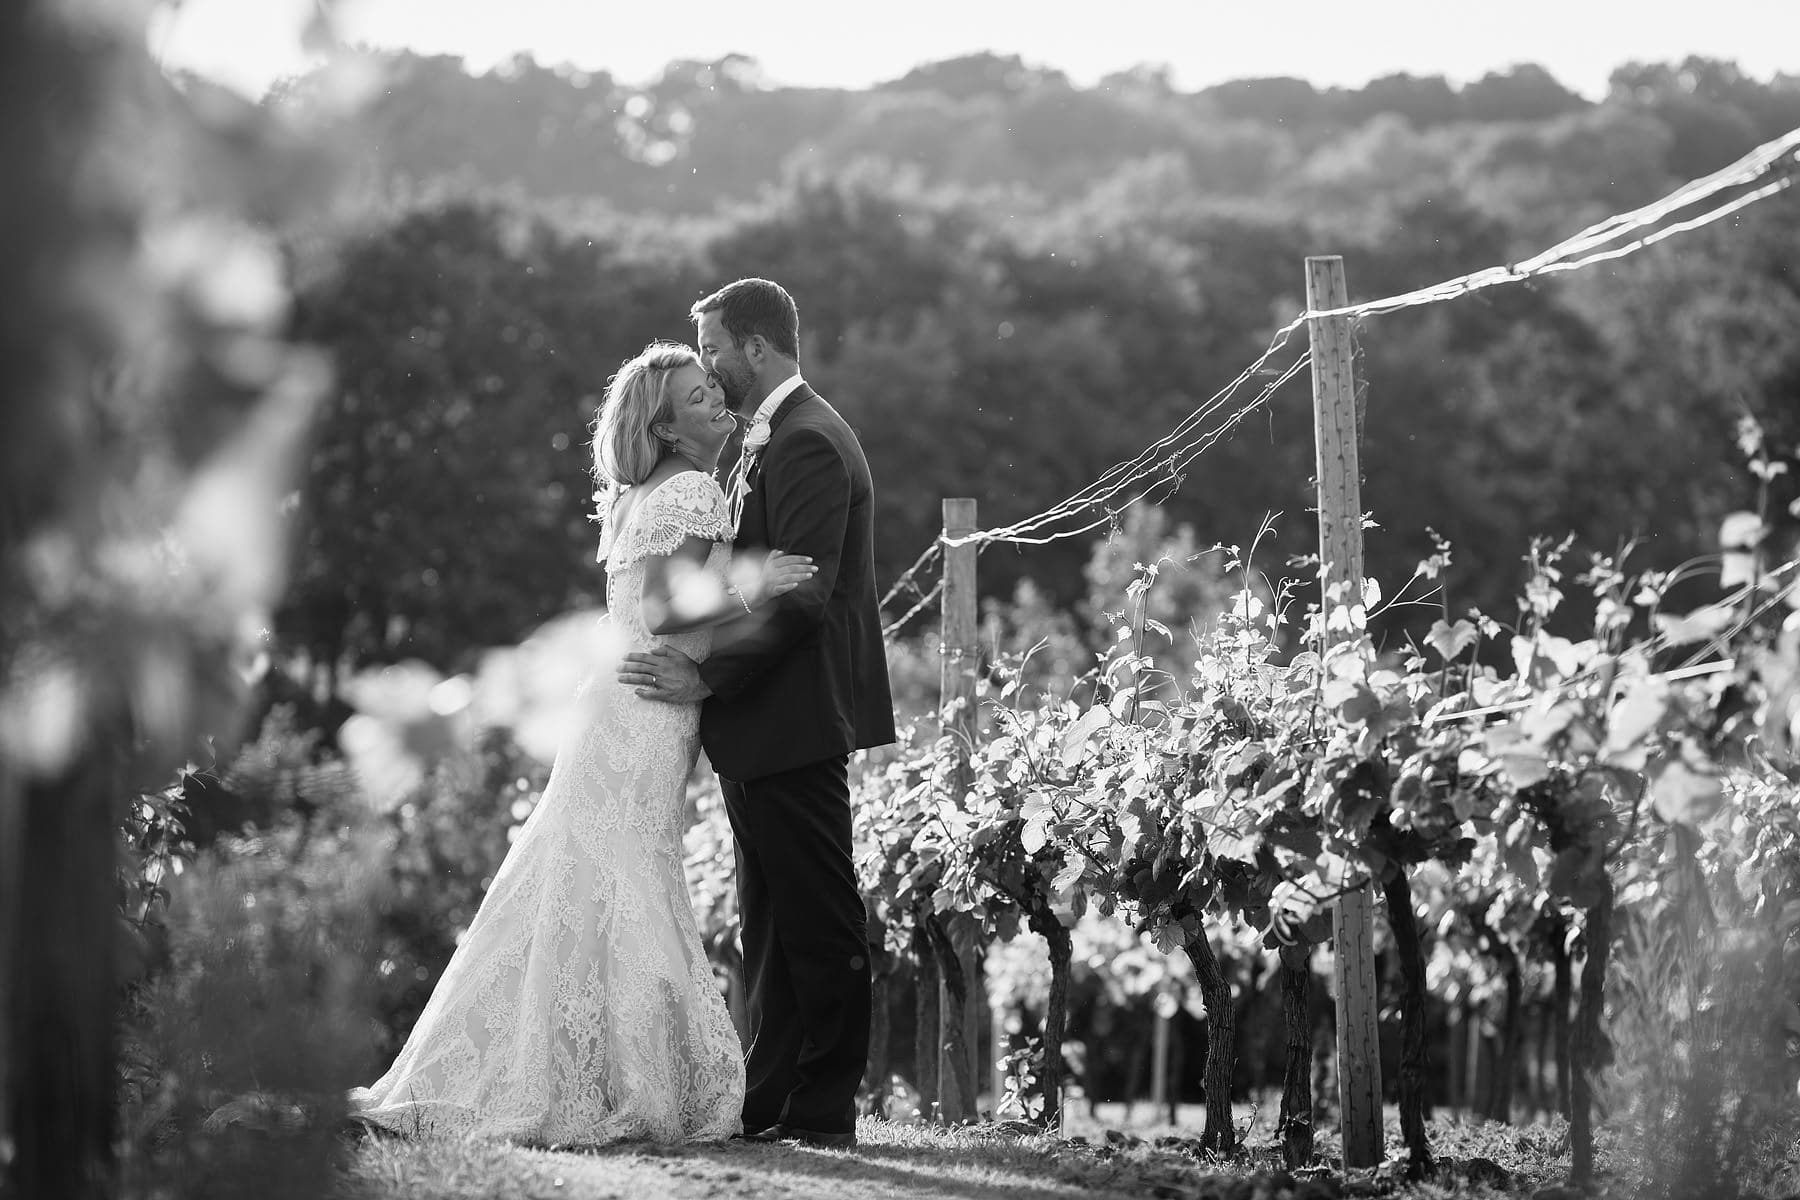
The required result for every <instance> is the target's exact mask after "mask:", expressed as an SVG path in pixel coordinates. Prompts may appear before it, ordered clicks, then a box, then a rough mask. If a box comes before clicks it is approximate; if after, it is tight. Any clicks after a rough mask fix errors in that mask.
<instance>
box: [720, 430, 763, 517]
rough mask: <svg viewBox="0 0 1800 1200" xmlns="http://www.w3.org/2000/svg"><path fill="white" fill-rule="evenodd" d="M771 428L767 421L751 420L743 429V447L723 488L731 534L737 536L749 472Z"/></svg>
mask: <svg viewBox="0 0 1800 1200" xmlns="http://www.w3.org/2000/svg"><path fill="white" fill-rule="evenodd" d="M770 432H771V430H770V428H769V423H768V422H767V421H752V422H751V423H750V428H749V429H747V430H745V431H744V448H743V449H742V450H741V451H739V453H738V460H737V465H736V466H734V467H733V468H732V469H731V480H730V483H729V484H728V485H727V487H726V488H725V501H726V505H727V511H728V512H729V513H730V517H731V535H732V536H733V537H736V536H737V529H738V522H739V521H741V520H742V519H743V516H744V501H746V500H748V499H749V498H750V472H751V471H752V470H753V469H755V467H756V460H757V458H758V456H760V455H761V454H762V451H763V447H764V446H767V445H768V444H769V434H770Z"/></svg>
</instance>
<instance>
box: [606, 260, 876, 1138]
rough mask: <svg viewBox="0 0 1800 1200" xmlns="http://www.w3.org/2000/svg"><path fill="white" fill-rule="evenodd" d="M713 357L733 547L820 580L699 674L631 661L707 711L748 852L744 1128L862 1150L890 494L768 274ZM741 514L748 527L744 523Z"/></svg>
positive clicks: (642, 682)
mask: <svg viewBox="0 0 1800 1200" xmlns="http://www.w3.org/2000/svg"><path fill="white" fill-rule="evenodd" d="M690 315H691V316H692V317H693V319H694V321H695V323H696V325H697V331H698V339H699V343H700V360H701V362H702V364H703V365H704V366H705V367H706V369H707V370H708V371H710V372H712V374H713V375H714V376H715V377H716V378H717V379H718V381H719V384H720V386H721V387H722V388H723V389H724V392H725V398H726V401H727V402H728V403H729V404H730V405H731V407H732V408H733V410H735V411H736V412H738V413H739V414H740V415H743V414H746V413H752V412H753V413H754V414H755V415H754V416H753V417H752V418H751V420H750V424H749V428H748V429H747V430H746V432H745V435H744V446H743V450H742V451H741V454H740V458H739V462H738V465H737V467H736V468H734V470H733V471H732V474H731V477H730V479H729V480H728V481H727V486H726V493H727V496H728V498H729V499H730V501H731V505H732V512H733V515H734V516H737V517H738V521H737V536H736V540H735V543H734V545H735V548H736V550H737V551H738V554H739V555H740V556H755V557H756V558H758V559H760V558H761V557H762V556H763V555H764V554H765V553H766V552H767V551H768V550H771V549H778V550H784V551H786V552H788V553H790V554H804V555H807V556H808V557H810V558H811V559H812V561H813V563H814V564H815V565H816V566H817V567H818V573H817V574H816V575H814V576H813V578H812V579H811V580H810V581H808V582H806V583H804V584H802V585H800V587H798V588H797V589H795V590H794V591H792V592H790V593H788V594H787V595H785V596H782V597H779V598H778V599H776V600H774V601H772V602H771V603H770V604H769V605H767V606H766V607H763V608H759V609H758V610H757V612H756V614H755V615H754V616H750V615H748V614H746V616H744V617H743V618H740V619H739V620H737V621H735V622H732V623H730V624H727V625H722V626H719V627H718V628H717V629H716V630H715V632H714V634H713V648H712V654H711V656H710V657H709V658H708V659H707V660H706V661H705V662H704V663H700V664H698V665H696V664H695V663H694V662H693V661H692V660H691V659H689V658H687V657H686V656H685V655H683V654H681V653H680V652H678V651H675V650H671V649H669V648H668V647H659V648H658V649H656V650H654V651H651V652H650V653H647V654H633V655H629V656H628V657H627V658H626V660H625V664H624V666H623V668H622V669H621V672H620V679H621V680H622V681H623V682H624V683H626V684H627V685H628V686H634V687H637V688H638V689H639V691H640V694H644V695H647V696H649V697H651V698H653V699H657V700H665V701H672V702H692V701H695V700H703V701H704V702H705V703H704V704H703V705H702V707H701V710H700V739H701V744H702V745H704V746H705V747H706V753H707V757H708V758H710V759H711V760H712V764H713V768H714V769H715V770H716V771H717V772H718V774H719V784H720V786H721V788H722V789H723V791H724V793H725V807H726V811H727V812H728V813H729V814H730V817H731V829H732V833H733V834H734V835H735V839H736V851H737V874H738V879H737V886H738V910H739V916H740V919H741V922H742V934H743V945H744V972H745V975H746V976H747V984H748V990H749V1016H750V1036H751V1043H750V1054H749V1058H748V1060H747V1061H746V1063H745V1075H746V1092H745V1095H744V1131H745V1135H746V1136H747V1137H750V1138H753V1139H755V1140H760V1141H781V1140H791V1139H798V1140H801V1141H805V1142H812V1143H815V1144H819V1145H827V1146H851V1145H855V1143H856V1112H855V1096H856V1087H857V1084H858V1083H859V1082H861V1080H862V1074H863V1066H864V1060H865V1059H866V1057H867V1055H868V1045H869V1001H870V996H869V990H870V983H869V980H870V974H869V971H870V968H869V957H868V956H869V946H868V936H867V924H866V920H865V917H864V910H863V900H862V894H861V891H860V889H859V888H858V887H857V882H856V868H855V864H854V862H853V861H852V855H851V846H850V787H849V781H848V767H849V757H850V754H851V753H852V752H853V751H855V750H859V749H863V748H865V747H868V746H881V745H886V744H887V743H889V742H891V741H893V740H894V710H893V702H892V700H891V698H890V696H889V692H888V675H887V659H886V656H885V654H884V652H883V648H882V641H881V614H880V611H879V606H878V604H877V601H876V592H875V571H874V521H873V510H874V492H873V489H872V487H871V484H870V480H869V465H868V462H867V461H866V460H865V459H864V458H863V452H862V447H861V445H859V444H858V442H857V440H856V435H855V434H854V433H852V432H851V430H850V426H849V425H847V424H845V423H844V419H843V418H842V417H840V416H839V415H838V414H837V411H836V410H835V409H833V408H832V407H831V406H830V405H829V404H827V403H825V401H824V400H823V399H821V398H820V396H819V394H818V393H817V392H815V391H813V390H812V388H810V387H808V386H807V385H806V381H805V380H803V379H802V378H801V377H800V315H799V311H798V309H796V307H795V305H794V300H793V297H791V296H789V295H788V293H787V291H786V290H785V289H783V288H782V287H781V286H780V285H779V284H776V283H771V282H770V281H768V280H766V279H740V280H738V281H737V282H736V283H733V284H731V285H729V286H727V287H725V288H722V289H720V290H719V291H718V292H715V293H714V294H713V295H711V296H708V297H707V298H706V299H704V300H702V301H700V302H699V303H698V304H696V305H694V307H693V309H692V311H691V313H690ZM740 509H741V515H739V513H740Z"/></svg>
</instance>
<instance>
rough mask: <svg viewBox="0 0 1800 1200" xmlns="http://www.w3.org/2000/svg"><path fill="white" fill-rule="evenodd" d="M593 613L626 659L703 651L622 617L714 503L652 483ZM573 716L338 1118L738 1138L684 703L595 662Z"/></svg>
mask: <svg viewBox="0 0 1800 1200" xmlns="http://www.w3.org/2000/svg"><path fill="white" fill-rule="evenodd" d="M613 534H614V536H613V542H612V548H611V552H610V553H609V554H608V556H607V559H608V561H607V609H608V612H609V614H610V617H609V619H610V620H611V621H612V622H614V623H615V625H616V626H617V627H618V630H617V632H618V633H620V634H622V635H623V638H622V640H623V641H625V642H627V643H629V648H630V649H631V650H641V649H646V648H648V647H650V646H652V645H656V644H659V643H662V644H668V645H671V646H673V647H675V648H676V649H678V650H681V651H682V652H684V653H686V654H688V655H689V656H691V657H693V658H696V659H699V658H704V657H705V655H706V653H707V650H708V649H709V647H710V645H711V641H712V638H711V634H710V632H708V631H706V630H700V631H697V632H694V633H687V634H679V635H672V636H669V637H656V636H653V635H652V634H651V633H650V632H649V631H648V630H647V629H646V628H645V627H644V621H643V617H642V615H641V614H640V613H639V611H638V599H639V595H640V593H641V589H642V584H643V578H644V569H645V562H644V559H645V557H646V556H647V555H652V554H668V553H670V552H672V551H674V550H675V549H676V547H678V546H680V545H681V543H682V541H683V540H684V539H686V538H688V537H702V538H710V539H717V540H719V541H720V544H719V545H718V546H717V547H715V548H714V550H713V552H712V554H711V555H710V556H709V558H708V560H707V564H706V565H707V569H708V570H709V571H712V572H715V573H717V574H718V575H719V576H720V578H721V580H722V579H723V575H724V571H725V565H726V561H727V559H728V558H729V556H730V547H729V545H727V544H726V542H725V539H727V538H728V537H729V533H728V529H727V518H726V508H725V498H724V495H723V494H722V493H721V492H720V490H719V487H718V485H717V484H716V483H714V482H713V480H712V479H711V477H709V476H706V475H703V474H701V473H699V472H698V471H686V472H683V473H681V474H679V475H674V476H671V477H670V478H669V479H667V480H665V481H664V482H663V483H662V484H661V485H659V486H658V487H657V488H656V489H655V490H654V491H652V492H651V493H650V494H649V495H648V496H646V497H644V498H643V499H642V500H641V501H640V502H639V503H638V505H637V508H636V509H635V511H633V512H632V513H630V514H629V515H628V516H627V517H626V519H625V521H624V522H623V523H622V525H621V526H620V527H619V528H618V529H616V530H614V531H613ZM580 707H581V713H582V717H581V720H580V722H579V723H578V728H576V729H574V730H572V731H571V733H570V734H569V736H568V737H567V738H566V739H565V740H564V742H563V744H562V746H561V748H560V749H559V750H558V752H557V756H556V765H555V767H554V768H553V769H552V770H551V774H550V782H549V784H548V786H547V787H546V788H545V790H544V795H543V798H542V799H541V800H540V801H539V802H538V805H537V807H536V809H534V810H533V812H532V814H531V816H530V818H529V819H527V820H526V822H525V824H524V826H523V828H522V829H521V830H520V832H519V837H518V840H517V841H516V842H514V844H513V846H512V849H511V850H510V851H509V852H508V853H507V856H506V861H505V863H503V864H502V865H501V867H500V871H499V873H498V874H497V875H495V877H494V883H493V886H492V887H491V888H490V889H489V890H488V893H487V896H486V898H485V899H483V900H482V903H481V908H480V911H479V912H477V913H476V915H475V920H474V922H473V923H472V924H471V925H470V926H469V931H468V934H467V936H466V937H465V938H464V939H463V942H462V944H461V945H460V946H458V948H457V950H456V953H455V954H454V955H453V956H452V957H451V959H450V965H449V966H448V967H447V968H446V969H445V971H444V975H443V978H442V979H440V980H439V981H438V984H437V988H436V990H435V991H433V993H432V996H431V1000H430V1002H429V1003H428V1004H427V1005H426V1006H425V1011H424V1012H423V1013H422V1014H421V1015H420V1017H419V1021H418V1024H417V1025H416V1026H414V1028H413V1031H412V1034H411V1036H410V1037H409V1038H408V1039H407V1041H406V1045H405V1047H404V1048H403V1049H402V1050H401V1051H400V1055H399V1057H398V1058H397V1059H396V1060H395V1061H394V1065H393V1066H392V1067H391V1068H390V1069H389V1070H388V1073H387V1074H386V1075H384V1076H382V1077H381V1079H380V1080H379V1081H377V1082H376V1083H375V1084H374V1086H372V1087H369V1088H358V1089H356V1090H355V1091H354V1092H352V1093H351V1097H350V1104H351V1111H352V1113H353V1114H355V1115H357V1116H359V1117H360V1118H362V1119H363V1120H365V1121H369V1122H371V1123H373V1124H375V1125H379V1126H381V1127H383V1128H387V1129H391V1130H394V1131H396V1132H399V1133H403V1134H412V1133H415V1132H417V1133H433V1134H444V1133H448V1134H475V1135H478V1136H485V1137H498V1138H508V1139H511V1140H514V1141H523V1142H531V1143H545V1144H550V1143H554V1144H579V1145H590V1144H594V1143H599V1142H610V1141H617V1140H620V1139H627V1138H645V1139H650V1140H653V1141H660V1142H673V1141H686V1140H695V1141H703V1140H716V1139H720V1138H725V1137H729V1136H730V1135H731V1134H733V1133H735V1132H737V1129H738V1124H739V1118H740V1113H741V1109H742V1106H743V1098H744V1062H743V1053H742V1050H741V1049H740V1046H739V1042H738V1036H737V1032H736V1030H735V1029H734V1028H733V1027H732V1024H731V1018H730V1016H729V1014H728V1013H727V1012H726V1010H725V1004H724V1001H723V1000H722V999H721V998H720V996H719V993H718V990H717V988H716V987H715V985H714V983H713V974H712V968H711V966H710V964H709V963H708V961H707V958H706V955H705V953H704V952H703V951H702V949H701V946H700V935H699V930H698V927H697V925H696V923H695V920H694V914H693V910H692V908H690V907H689V904H688V896H687V885H686V881H685V879H684V877H683V874H682V863H681V848H682V834H683V829H682V819H683V815H684V810H685V807H686V781H687V777H688V774H689V772H690V771H691V770H692V769H693V765H694V761H695V756H696V754H697V752H698V746H699V720H700V713H699V706H698V705H692V704H662V703H655V702H652V701H648V700H642V699H639V698H638V696H637V695H636V694H635V693H633V692H631V691H630V690H629V689H627V688H624V687H622V686H620V685H619V683H618V682H617V680H616V678H615V677H614V674H613V668H612V667H611V666H610V665H609V666H603V667H601V668H600V669H599V670H598V671H596V672H595V673H594V675H593V676H591V677H590V678H589V679H588V680H587V681H586V682H585V683H584V684H583V685H582V687H581V692H580Z"/></svg>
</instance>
